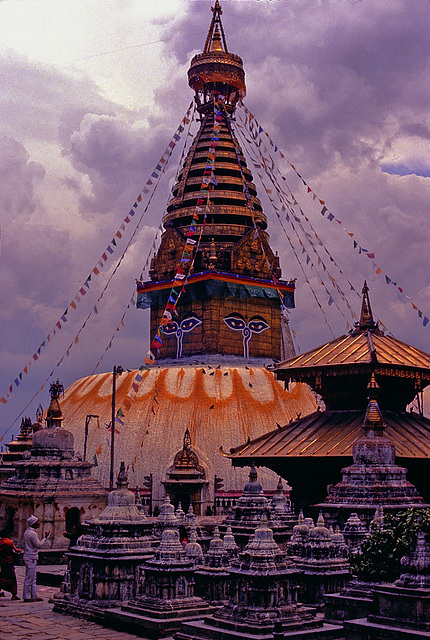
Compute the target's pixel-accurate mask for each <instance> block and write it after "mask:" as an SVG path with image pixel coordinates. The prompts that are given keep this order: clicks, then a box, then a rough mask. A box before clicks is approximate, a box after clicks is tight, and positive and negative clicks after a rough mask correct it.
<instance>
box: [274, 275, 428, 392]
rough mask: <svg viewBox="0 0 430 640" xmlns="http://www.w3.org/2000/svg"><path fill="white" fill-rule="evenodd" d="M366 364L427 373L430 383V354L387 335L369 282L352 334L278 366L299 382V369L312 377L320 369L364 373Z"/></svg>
mask: <svg viewBox="0 0 430 640" xmlns="http://www.w3.org/2000/svg"><path fill="white" fill-rule="evenodd" d="M362 365H365V366H366V365H368V366H369V369H373V368H375V367H378V368H379V370H380V369H381V367H382V368H384V367H387V368H393V367H395V368H400V369H409V370H410V369H415V370H420V371H421V372H423V371H424V372H425V371H426V372H427V376H424V377H425V378H426V379H428V380H429V381H430V355H429V354H428V353H425V352H424V351H421V350H420V349H416V348H415V347H412V346H411V345H409V344H407V343H406V342H402V341H401V340H398V339H397V338H394V337H393V336H388V335H385V334H384V333H383V331H382V330H381V329H380V327H379V325H378V323H377V322H375V321H374V319H373V313H372V308H371V305H370V299H369V288H368V286H367V282H366V281H365V282H364V286H363V290H362V302H361V312H360V320H359V322H357V323H356V326H355V328H354V329H353V330H352V331H351V332H350V333H349V334H348V335H344V336H341V337H340V338H336V339H334V340H331V341H330V342H327V343H326V344H324V345H322V346H320V347H317V348H316V349H312V350H311V351H307V352H306V353H302V354H301V355H299V356H296V357H294V358H290V359H289V360H285V362H281V363H280V364H279V365H278V366H277V367H276V376H277V377H278V378H280V379H288V378H295V379H299V378H300V375H298V372H299V370H301V371H302V372H303V374H304V375H306V374H309V373H310V370H312V369H317V370H318V373H321V372H322V371H321V370H322V369H323V370H324V369H329V368H332V369H333V368H338V369H339V368H341V369H347V370H348V372H351V366H352V367H353V368H354V367H357V369H358V368H360V369H361V370H362V368H363V367H362ZM293 371H294V375H292V372H293ZM290 372H291V374H290Z"/></svg>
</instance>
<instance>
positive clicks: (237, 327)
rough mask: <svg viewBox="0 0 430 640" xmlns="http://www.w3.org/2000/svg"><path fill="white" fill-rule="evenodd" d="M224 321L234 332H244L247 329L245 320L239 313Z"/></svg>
mask: <svg viewBox="0 0 430 640" xmlns="http://www.w3.org/2000/svg"><path fill="white" fill-rule="evenodd" d="M223 320H224V322H225V323H226V325H227V327H229V328H230V329H233V331H242V329H245V327H246V323H245V320H244V318H243V317H242V316H241V315H240V314H239V313H234V314H233V313H232V314H231V315H229V316H227V317H226V318H223Z"/></svg>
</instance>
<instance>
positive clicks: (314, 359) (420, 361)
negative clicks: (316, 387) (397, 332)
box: [276, 329, 430, 378]
mask: <svg viewBox="0 0 430 640" xmlns="http://www.w3.org/2000/svg"><path fill="white" fill-rule="evenodd" d="M362 364H368V365H379V366H381V365H386V366H389V367H393V366H395V367H407V368H413V369H420V370H423V369H427V370H429V369H430V355H429V354H427V353H425V352H424V351H421V350H420V349H417V348H416V347H412V346H411V345H409V344H407V343H405V342H402V341H401V340H398V339H397V338H394V337H392V336H387V335H384V334H383V333H382V332H378V333H375V332H373V331H372V330H371V329H368V330H366V331H358V332H352V333H350V334H348V335H344V336H341V337H340V338H336V339H335V340H331V341H330V342H327V343H326V344H324V345H322V346H320V347H317V348H316V349H311V350H310V351H307V352H306V353H302V354H301V355H299V356H296V357H294V358H290V359H289V360H285V362H281V363H280V364H279V365H278V366H277V367H276V376H277V377H279V378H286V377H289V376H288V372H291V373H292V372H293V371H294V372H296V371H297V370H298V369H314V368H317V369H321V368H328V367H350V366H351V365H362ZM285 374H287V375H285ZM429 374H430V371H429Z"/></svg>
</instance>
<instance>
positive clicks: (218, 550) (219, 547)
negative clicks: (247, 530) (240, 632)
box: [195, 527, 237, 606]
mask: <svg viewBox="0 0 430 640" xmlns="http://www.w3.org/2000/svg"><path fill="white" fill-rule="evenodd" d="M233 540H234V538H233ZM234 544H235V543H234ZM236 551H237V546H236ZM236 556H237V553H236ZM233 557H234V556H233V555H232V553H231V550H230V549H228V548H227V547H226V545H225V542H224V540H223V539H222V538H221V536H220V533H219V529H218V527H216V528H215V532H214V536H213V538H212V540H211V541H210V543H209V549H208V551H207V552H206V554H205V556H204V559H203V562H201V565H200V566H199V567H196V572H195V580H196V589H197V593H201V594H202V596H203V598H204V599H205V600H206V602H210V604H212V605H213V606H221V605H223V604H225V602H226V601H227V598H228V587H229V585H230V574H229V572H228V569H229V567H230V565H231V561H232V558H233Z"/></svg>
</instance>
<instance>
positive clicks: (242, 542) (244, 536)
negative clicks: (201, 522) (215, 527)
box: [220, 464, 297, 549]
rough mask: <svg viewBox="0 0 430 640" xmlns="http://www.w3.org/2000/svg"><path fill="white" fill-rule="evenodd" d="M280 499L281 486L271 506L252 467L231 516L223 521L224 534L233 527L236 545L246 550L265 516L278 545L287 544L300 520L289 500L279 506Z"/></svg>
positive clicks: (253, 466)
mask: <svg viewBox="0 0 430 640" xmlns="http://www.w3.org/2000/svg"><path fill="white" fill-rule="evenodd" d="M281 497H282V496H281V495H280V493H279V483H278V488H277V494H275V501H274V502H273V500H272V503H271V502H270V501H269V499H268V498H266V496H265V495H264V493H263V487H262V486H261V484H260V482H258V474H257V469H256V468H255V465H254V464H253V465H252V466H251V469H250V472H249V481H248V482H247V483H246V485H245V487H244V489H243V493H242V495H241V497H240V498H239V499H238V500H237V503H236V506H235V507H234V508H233V509H232V512H231V514H230V515H228V516H227V518H226V519H225V520H224V521H223V523H222V525H221V527H220V529H221V531H225V530H226V528H227V527H228V526H230V527H231V530H232V533H233V535H234V537H235V540H236V542H237V544H238V545H239V547H240V548H242V549H243V548H244V547H245V546H246V544H248V541H249V539H250V537H251V536H252V535H253V534H254V531H255V527H256V526H257V525H258V524H259V523H260V521H261V518H262V517H266V518H267V520H268V523H269V526H270V528H271V529H272V531H273V535H274V538H275V540H276V542H277V543H278V544H281V545H282V544H284V543H285V542H286V541H287V540H289V538H290V536H291V533H292V530H293V526H294V525H295V524H296V523H297V517H296V516H295V515H294V513H293V512H292V511H291V505H290V504H289V503H287V501H285V502H282V504H281V503H280V500H279V498H281Z"/></svg>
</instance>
